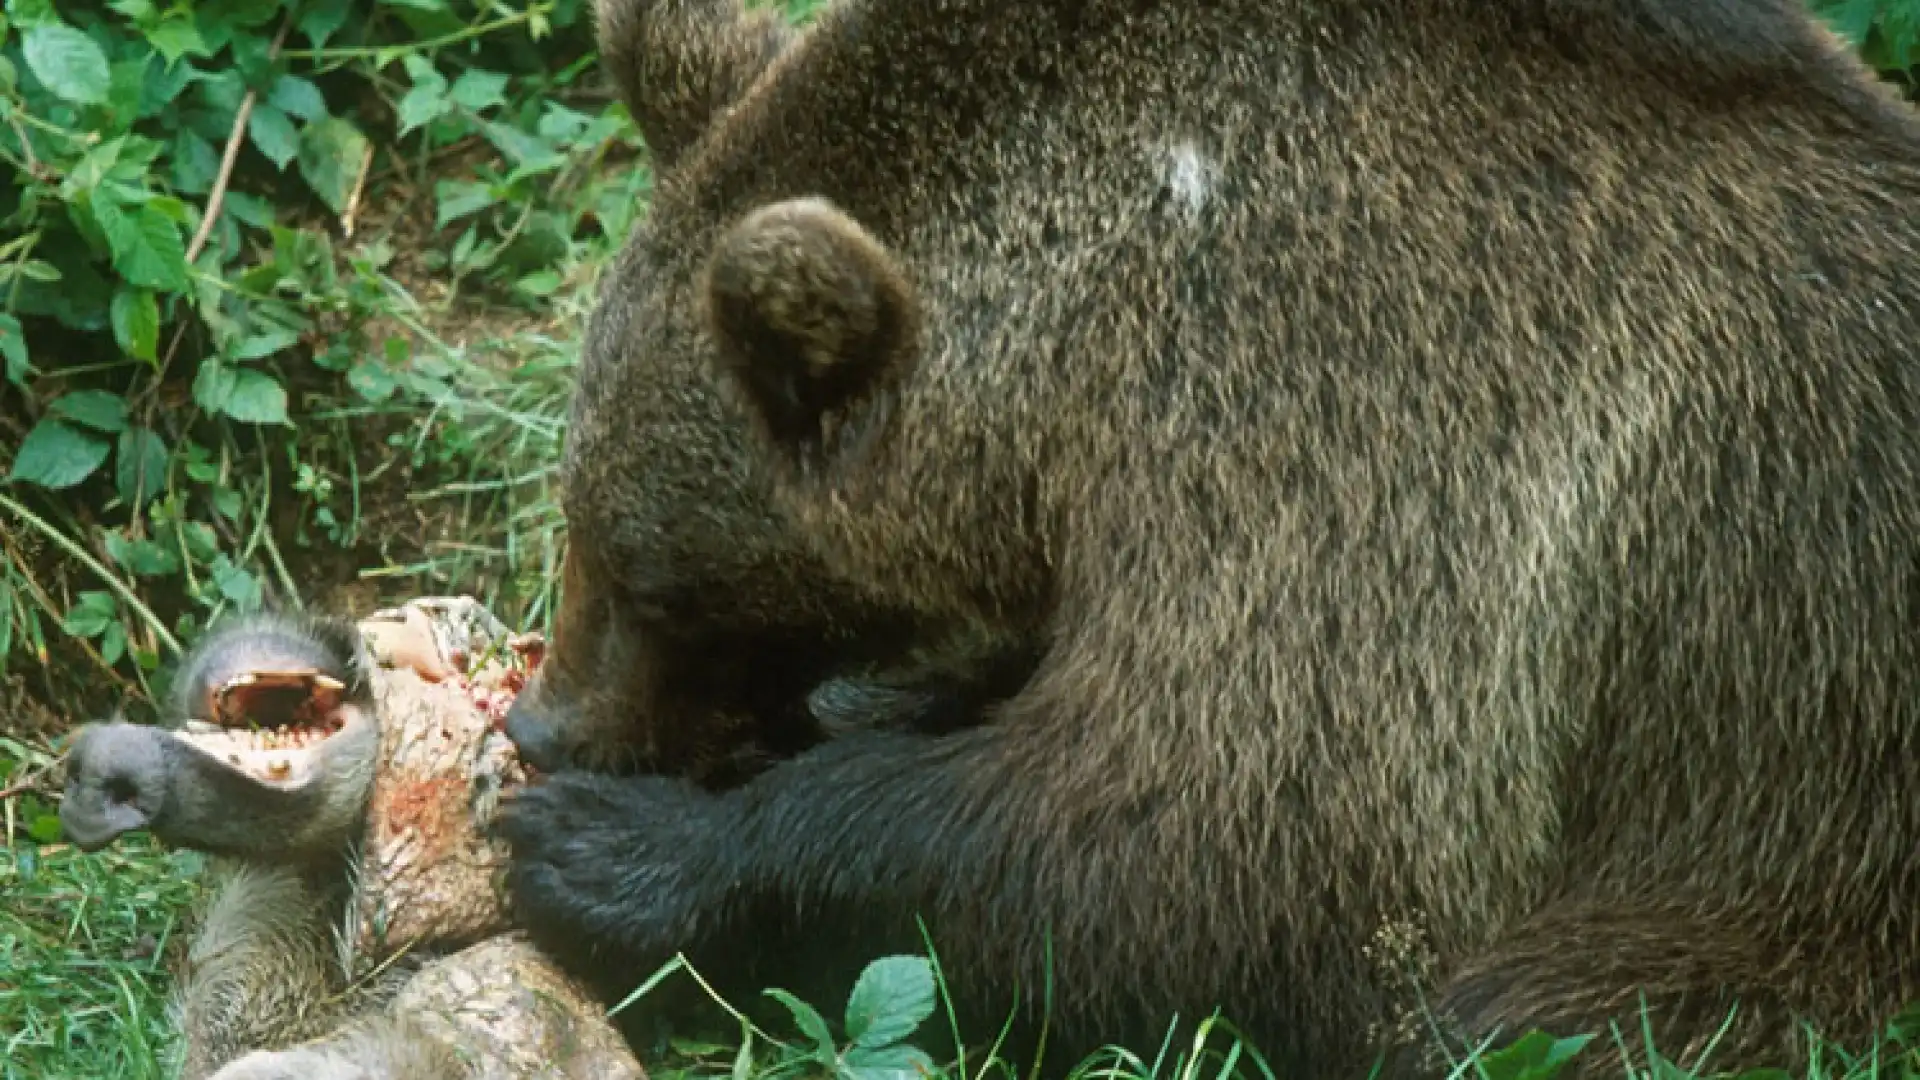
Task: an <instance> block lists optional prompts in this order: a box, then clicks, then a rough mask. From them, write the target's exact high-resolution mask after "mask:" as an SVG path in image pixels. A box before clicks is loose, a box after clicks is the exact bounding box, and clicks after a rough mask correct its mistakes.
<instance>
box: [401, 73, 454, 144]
mask: <svg viewBox="0 0 1920 1080" xmlns="http://www.w3.org/2000/svg"><path fill="white" fill-rule="evenodd" d="M446 89H447V86H446V83H445V82H444V81H443V82H441V83H440V84H439V85H437V86H436V85H434V84H433V83H432V82H416V83H414V84H413V86H412V88H410V89H409V90H408V91H407V92H406V93H405V94H403V95H401V97H400V104H399V105H397V106H395V112H396V113H397V114H398V116H399V119H400V134H402V135H405V134H407V133H408V132H410V131H413V130H414V129H415V128H421V127H425V126H426V125H428V124H431V123H433V122H434V121H435V120H438V119H440V118H441V117H442V116H445V115H446V114H447V110H449V109H451V108H452V106H451V105H450V104H448V102H447V95H446Z"/></svg>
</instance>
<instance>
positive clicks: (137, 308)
mask: <svg viewBox="0 0 1920 1080" xmlns="http://www.w3.org/2000/svg"><path fill="white" fill-rule="evenodd" d="M110 315H111V316H112V322H113V340H114V343H115V344H117V345H119V346H120V351H121V352H124V353H126V354H127V355H128V356H132V357H136V358H138V359H141V360H145V361H146V362H147V363H149V364H157V363H159V362H160V303H159V301H158V300H155V299H154V296H153V293H152V292H150V291H148V290H146V289H129V288H127V287H125V286H122V287H120V288H119V289H117V290H115V291H114V294H113V308H112V311H111V312H110Z"/></svg>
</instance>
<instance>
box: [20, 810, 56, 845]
mask: <svg viewBox="0 0 1920 1080" xmlns="http://www.w3.org/2000/svg"><path fill="white" fill-rule="evenodd" d="M27 835H28V836H29V837H31V838H32V839H33V842H34V843H36V844H57V843H59V842H60V817H59V815H58V814H39V815H36V816H35V817H34V819H33V820H32V821H31V822H30V823H29V824H28V825H27Z"/></svg>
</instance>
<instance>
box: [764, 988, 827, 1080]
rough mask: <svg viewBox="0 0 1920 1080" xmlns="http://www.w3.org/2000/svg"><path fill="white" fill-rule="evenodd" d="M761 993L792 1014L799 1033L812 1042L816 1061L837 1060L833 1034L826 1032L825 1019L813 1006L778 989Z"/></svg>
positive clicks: (822, 1062)
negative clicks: (783, 1006)
mask: <svg viewBox="0 0 1920 1080" xmlns="http://www.w3.org/2000/svg"><path fill="white" fill-rule="evenodd" d="M762 993H764V994H766V995H767V996H768V997H770V998H772V999H773V1000H775V1001H778V1002H779V1003H780V1004H782V1005H785V1006H786V1007H787V1011H788V1012H790V1013H792V1014H793V1021H794V1023H795V1024H798V1025H799V1027H800V1031H801V1032H802V1033H803V1034H805V1035H806V1036H807V1038H809V1039H812V1040H813V1044H814V1050H815V1059H816V1060H818V1061H819V1062H820V1063H821V1064H828V1063H831V1062H834V1061H838V1060H839V1057H840V1055H839V1053H838V1051H836V1050H835V1049H834V1045H833V1033H832V1032H830V1031H828V1030H827V1021H826V1019H825V1018H824V1017H822V1016H821V1015H820V1014H819V1013H818V1012H816V1011H815V1010H814V1007H813V1006H811V1005H809V1004H807V1003H806V1002H804V1001H801V1000H800V999H799V998H797V997H794V996H793V995H792V994H789V993H787V992H786V991H785V990H782V989H780V988H778V987H769V988H767V989H766V990H764V991H762Z"/></svg>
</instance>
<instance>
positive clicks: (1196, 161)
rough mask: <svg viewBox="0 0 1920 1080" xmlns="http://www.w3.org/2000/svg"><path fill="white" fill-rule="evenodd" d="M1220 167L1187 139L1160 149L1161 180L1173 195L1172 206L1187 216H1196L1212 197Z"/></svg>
mask: <svg viewBox="0 0 1920 1080" xmlns="http://www.w3.org/2000/svg"><path fill="white" fill-rule="evenodd" d="M1219 173H1220V167H1219V165H1218V164H1216V163H1215V162H1214V160H1213V159H1212V158H1210V157H1208V156H1207V155H1206V154H1205V153H1204V152H1202V151H1201V149H1200V147H1199V146H1197V145H1195V144H1194V142H1193V141H1192V140H1190V139H1182V140H1180V141H1179V142H1176V143H1174V144H1173V145H1171V146H1168V147H1166V148H1165V149H1164V150H1162V151H1161V170H1160V183H1161V185H1162V186H1163V187H1165V188H1166V190H1167V191H1169V192H1171V193H1172V195H1173V201H1174V205H1176V206H1178V207H1179V208H1180V209H1182V210H1184V211H1185V212H1186V214H1187V215H1188V216H1189V217H1193V216H1197V215H1198V214H1199V213H1200V211H1201V210H1202V209H1204V208H1205V207H1206V205H1207V200H1208V199H1209V198H1211V197H1212V196H1213V187H1214V184H1215V183H1216V182H1217V180H1218V179H1219Z"/></svg>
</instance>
